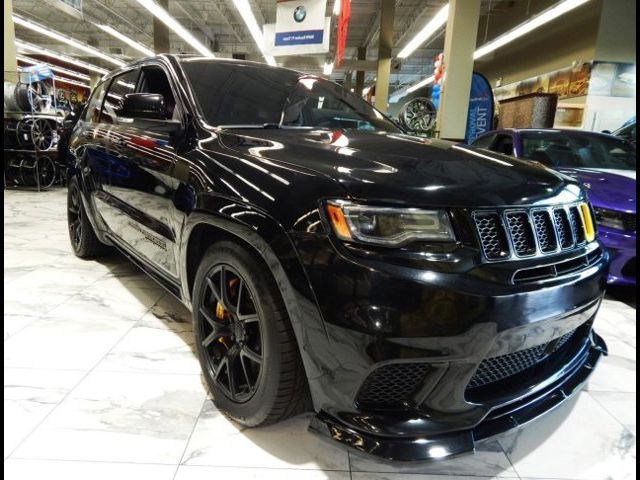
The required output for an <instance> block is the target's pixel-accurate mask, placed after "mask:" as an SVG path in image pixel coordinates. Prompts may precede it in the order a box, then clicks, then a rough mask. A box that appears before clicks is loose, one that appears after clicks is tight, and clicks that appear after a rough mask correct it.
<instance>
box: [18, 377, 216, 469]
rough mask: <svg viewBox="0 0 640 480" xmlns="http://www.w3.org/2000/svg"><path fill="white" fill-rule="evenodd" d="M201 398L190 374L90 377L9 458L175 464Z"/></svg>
mask: <svg viewBox="0 0 640 480" xmlns="http://www.w3.org/2000/svg"><path fill="white" fill-rule="evenodd" d="M204 398H205V393H204V389H203V387H202V385H201V384H200V381H199V378H198V377H196V376H193V375H153V374H135V375H132V374H124V373H110V372H92V373H91V374H90V375H89V376H88V377H87V378H85V379H84V380H83V381H82V382H81V383H80V385H78V386H77V387H76V388H75V389H74V390H73V391H72V392H71V393H70V394H69V396H67V398H66V399H65V400H64V401H63V402H62V403H61V404H60V405H59V406H58V407H57V408H56V409H55V411H54V412H53V413H52V414H51V415H50V416H49V417H47V419H46V420H45V421H44V422H43V423H42V424H41V425H40V426H39V427H38V428H37V429H36V431H35V432H33V433H32V434H31V435H30V436H29V437H28V438H27V440H25V441H24V442H23V443H22V444H21V445H20V446H19V447H18V449H17V450H16V451H15V453H14V456H15V457H17V458H33V459H51V460H85V461H109V462H133V463H165V464H174V465H177V464H178V462H179V461H180V458H181V456H182V452H183V451H184V449H185V446H186V444H187V440H188V438H189V435H190V434H191V432H192V430H193V426H194V424H195V421H196V418H197V416H198V413H199V412H200V409H201V407H202V404H203V401H204Z"/></svg>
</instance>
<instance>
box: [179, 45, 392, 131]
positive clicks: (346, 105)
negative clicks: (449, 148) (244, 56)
mask: <svg viewBox="0 0 640 480" xmlns="http://www.w3.org/2000/svg"><path fill="white" fill-rule="evenodd" d="M181 64H182V68H183V70H184V72H185V74H186V76H187V78H188V79H189V83H190V84H191V88H192V90H193V92H194V95H195V96H196V100H197V102H198V106H199V108H200V111H201V113H202V115H203V116H204V118H205V120H206V121H207V123H209V124H211V125H216V126H238V127H239V126H264V125H269V126H273V125H280V126H282V127H285V128H286V127H310V128H332V129H343V130H348V129H356V130H371V131H385V132H394V133H399V132H400V129H399V128H398V127H397V126H396V125H395V124H394V123H393V122H391V121H390V120H389V119H387V118H386V117H385V116H384V115H382V114H381V113H380V112H378V111H377V110H376V109H375V108H373V107H372V106H371V105H370V104H368V103H367V102H365V101H364V100H363V99H361V98H360V97H358V96H357V95H354V94H353V93H351V92H349V91H347V90H345V89H343V88H342V87H340V86H339V85H336V84H334V83H332V82H328V81H326V80H322V79H320V78H317V77H311V76H301V75H300V74H299V73H296V72H293V71H291V70H286V69H279V68H265V67H264V66H262V65H257V64H251V63H241V62H233V63H232V62H228V63H226V62H221V61H211V60H205V59H203V58H199V57H195V58H185V59H182V60H181Z"/></svg>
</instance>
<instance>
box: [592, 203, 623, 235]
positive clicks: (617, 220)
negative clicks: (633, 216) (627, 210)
mask: <svg viewBox="0 0 640 480" xmlns="http://www.w3.org/2000/svg"><path fill="white" fill-rule="evenodd" d="M594 210H595V211H596V222H597V223H598V224H599V225H602V226H603V227H609V228H615V229H616V230H624V229H625V227H624V216H623V215H622V214H621V213H620V212H616V211H615V210H608V209H606V208H595V209H594Z"/></svg>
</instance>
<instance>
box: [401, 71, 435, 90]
mask: <svg viewBox="0 0 640 480" xmlns="http://www.w3.org/2000/svg"><path fill="white" fill-rule="evenodd" d="M435 79H436V77H435V75H431V76H430V77H427V78H425V79H424V80H422V81H420V82H418V83H416V84H415V85H411V86H410V87H409V88H407V93H413V92H415V91H416V90H418V89H419V88H422V87H426V86H427V85H429V84H431V83H433V81H434V80H435Z"/></svg>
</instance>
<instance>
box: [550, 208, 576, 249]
mask: <svg viewBox="0 0 640 480" xmlns="http://www.w3.org/2000/svg"><path fill="white" fill-rule="evenodd" d="M553 219H554V221H555V223H556V231H557V232H558V241H559V242H560V246H561V247H562V248H563V249H564V248H570V247H572V246H573V232H572V231H571V223H569V217H568V216H567V212H566V211H565V210H564V209H561V208H558V209H556V210H554V211H553Z"/></svg>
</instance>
